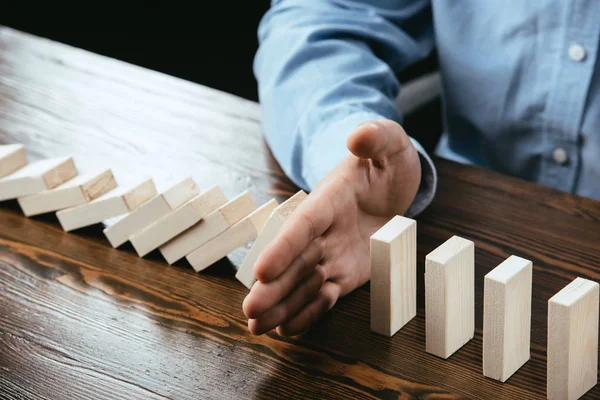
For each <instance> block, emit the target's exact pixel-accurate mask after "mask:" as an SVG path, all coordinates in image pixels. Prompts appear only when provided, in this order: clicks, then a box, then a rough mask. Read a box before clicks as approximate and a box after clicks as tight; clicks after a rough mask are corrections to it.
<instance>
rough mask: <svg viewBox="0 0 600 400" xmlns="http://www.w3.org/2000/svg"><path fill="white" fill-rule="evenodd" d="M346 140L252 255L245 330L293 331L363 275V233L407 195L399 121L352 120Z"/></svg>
mask: <svg viewBox="0 0 600 400" xmlns="http://www.w3.org/2000/svg"><path fill="white" fill-rule="evenodd" d="M349 148H350V150H351V151H352V152H353V153H354V155H350V156H348V157H347V158H346V159H345V160H343V161H342V162H341V163H340V164H339V165H338V166H337V167H336V168H335V169H334V171H332V172H331V173H330V174H329V175H328V176H327V177H325V179H324V180H323V181H322V182H321V183H320V184H319V185H318V186H317V187H316V188H315V189H314V190H313V192H312V193H311V194H310V195H309V196H308V197H307V199H306V200H305V201H304V202H303V203H302V204H301V205H300V206H299V207H298V209H297V210H296V211H295V212H294V214H293V217H291V218H290V219H289V220H288V222H287V223H286V225H285V226H284V227H283V228H282V230H281V232H280V234H279V236H278V237H277V238H276V239H275V240H274V241H273V242H272V243H271V244H270V246H268V247H267V248H266V249H265V250H264V251H263V253H262V254H261V256H260V257H259V259H258V260H257V263H256V266H255V274H256V276H257V279H258V281H257V282H256V283H255V285H254V286H253V287H252V290H251V292H250V294H249V295H248V296H247V298H246V300H245V301H244V306H243V308H244V312H245V313H246V315H247V316H248V318H250V320H249V323H248V325H249V329H250V331H251V332H252V333H254V334H262V333H264V332H267V331H269V330H271V329H273V328H275V327H277V331H278V333H279V334H281V335H293V334H296V333H299V332H301V331H303V330H304V329H306V328H307V327H309V326H310V325H311V324H312V323H314V322H315V320H316V319H317V318H318V317H319V316H320V315H322V314H323V313H324V312H326V311H328V310H329V309H330V308H331V307H333V305H334V304H335V302H336V301H337V300H338V298H339V297H341V296H345V295H346V294H348V293H349V292H351V291H352V290H354V289H356V288H357V287H359V286H361V285H363V284H364V283H365V282H367V281H368V279H369V275H370V252H369V238H370V236H371V235H372V234H373V233H374V232H375V231H376V230H377V229H379V228H380V227H381V226H382V225H383V224H385V222H387V221H388V220H389V219H390V218H391V217H393V216H394V215H397V214H402V213H404V212H405V211H406V209H407V208H408V206H409V205H410V202H411V201H412V199H413V198H414V195H415V193H416V190H417V188H418V185H419V179H420V165H419V160H418V154H417V153H416V150H415V149H414V147H412V144H410V141H409V140H408V137H407V136H406V134H404V132H403V130H402V128H401V127H400V126H399V125H397V124H395V123H394V122H391V121H383V122H381V123H377V124H375V125H368V126H367V127H366V128H362V129H361V128H358V129H357V131H355V132H354V133H353V135H352V136H351V138H350V139H349Z"/></svg>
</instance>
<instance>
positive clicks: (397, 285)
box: [370, 215, 417, 337]
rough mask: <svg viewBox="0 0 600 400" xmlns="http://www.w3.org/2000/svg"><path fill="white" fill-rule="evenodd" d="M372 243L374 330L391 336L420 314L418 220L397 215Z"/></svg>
mask: <svg viewBox="0 0 600 400" xmlns="http://www.w3.org/2000/svg"><path fill="white" fill-rule="evenodd" d="M370 242H371V243H370V247H371V249H370V252H371V282H370V286H371V294H370V296H371V330H372V331H373V332H376V333H379V334H381V335H385V336H390V337H391V336H393V335H394V334H395V333H396V332H397V331H398V330H400V329H401V328H402V327H403V326H404V325H406V323H407V322H408V321H410V320H411V319H413V318H414V317H415V315H417V222H416V221H415V220H413V219H410V218H406V217H402V216H400V215H397V216H395V217H394V218H392V219H391V220H390V221H388V222H387V223H386V224H385V225H384V226H382V227H381V228H380V229H379V230H378V231H377V232H375V233H374V234H373V235H372V236H371V238H370Z"/></svg>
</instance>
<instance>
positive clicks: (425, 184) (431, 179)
mask: <svg viewBox="0 0 600 400" xmlns="http://www.w3.org/2000/svg"><path fill="white" fill-rule="evenodd" d="M410 140H411V141H412V143H413V144H414V146H415V148H416V149H417V152H418V153H419V159H420V160H421V184H420V185H419V190H418V191H417V195H416V196H415V198H414V200H413V202H412V203H411V205H410V207H408V210H406V213H405V215H406V217H408V218H414V217H416V216H417V215H419V214H421V213H422V212H423V211H425V209H426V208H427V207H429V205H430V204H431V202H432V201H433V198H434V197H435V193H436V191H437V170H436V169H435V165H434V164H433V161H432V160H431V157H430V156H429V154H427V152H426V151H425V149H424V148H423V146H422V145H421V143H419V142H418V141H417V140H416V139H413V138H412V137H411V138H410Z"/></svg>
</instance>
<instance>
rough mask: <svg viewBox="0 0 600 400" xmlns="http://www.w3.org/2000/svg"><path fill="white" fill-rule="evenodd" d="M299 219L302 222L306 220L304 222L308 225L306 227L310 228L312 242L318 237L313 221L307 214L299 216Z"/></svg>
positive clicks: (309, 238) (309, 239)
mask: <svg viewBox="0 0 600 400" xmlns="http://www.w3.org/2000/svg"><path fill="white" fill-rule="evenodd" d="M298 218H300V219H301V220H304V222H305V223H306V225H307V227H308V241H309V242H310V241H312V240H313V239H315V236H316V233H315V225H314V224H313V222H312V219H311V218H310V217H309V216H308V215H307V214H306V213H300V214H298Z"/></svg>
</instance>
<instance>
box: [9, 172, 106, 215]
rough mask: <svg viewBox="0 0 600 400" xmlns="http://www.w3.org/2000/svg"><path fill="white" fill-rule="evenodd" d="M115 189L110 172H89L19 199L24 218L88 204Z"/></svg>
mask: <svg viewBox="0 0 600 400" xmlns="http://www.w3.org/2000/svg"><path fill="white" fill-rule="evenodd" d="M115 187H117V182H116V181H115V178H114V176H113V174H112V172H111V170H109V169H107V170H103V171H96V172H89V173H85V174H81V175H78V176H76V177H75V178H73V179H71V180H69V181H67V182H66V183H63V184H62V185H60V186H58V187H56V188H54V189H50V190H44V191H43V192H38V193H34V194H30V195H28V196H24V197H19V198H18V199H17V200H18V202H19V205H20V206H21V210H23V213H24V214H25V216H27V217H30V216H32V215H38V214H44V213H48V212H53V211H58V210H63V209H65V208H70V207H75V206H78V205H81V204H85V203H89V202H90V201H92V200H94V199H97V198H98V197H100V196H101V195H103V194H104V193H106V192H108V191H110V190H112V189H114V188H115Z"/></svg>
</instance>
